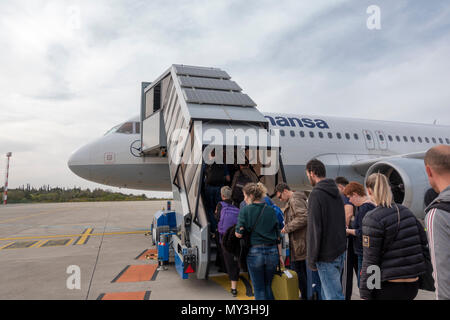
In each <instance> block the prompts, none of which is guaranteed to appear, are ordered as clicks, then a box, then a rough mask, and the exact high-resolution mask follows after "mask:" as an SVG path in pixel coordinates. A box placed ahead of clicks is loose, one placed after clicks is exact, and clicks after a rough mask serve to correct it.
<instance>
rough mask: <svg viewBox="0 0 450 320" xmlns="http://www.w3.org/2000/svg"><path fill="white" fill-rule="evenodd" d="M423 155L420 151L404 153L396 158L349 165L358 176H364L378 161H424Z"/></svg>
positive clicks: (370, 160) (380, 158)
mask: <svg viewBox="0 0 450 320" xmlns="http://www.w3.org/2000/svg"><path fill="white" fill-rule="evenodd" d="M425 154H426V151H421V152H413V153H405V154H400V155H396V156H389V157H379V158H373V159H365V160H358V161H355V162H353V163H352V164H351V166H352V167H353V169H355V171H357V172H358V173H359V174H361V175H365V174H366V172H367V170H369V168H370V167H371V166H372V165H373V164H375V163H377V162H379V161H383V160H391V159H398V158H406V159H424V158H425Z"/></svg>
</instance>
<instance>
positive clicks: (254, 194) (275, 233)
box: [236, 182, 283, 300]
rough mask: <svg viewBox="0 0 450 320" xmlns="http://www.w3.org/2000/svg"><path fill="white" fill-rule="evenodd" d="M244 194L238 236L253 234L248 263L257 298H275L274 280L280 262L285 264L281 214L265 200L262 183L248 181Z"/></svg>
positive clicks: (237, 228) (237, 226)
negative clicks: (280, 224)
mask: <svg viewBox="0 0 450 320" xmlns="http://www.w3.org/2000/svg"><path fill="white" fill-rule="evenodd" d="M243 193H244V200H245V202H246V203H247V206H245V207H244V208H242V209H241V210H240V212H239V217H238V223H237V224H236V237H238V238H242V235H243V234H244V232H249V233H250V245H251V247H250V250H249V252H248V255H247V266H248V273H249V275H250V278H251V280H252V284H253V289H254V294H255V300H273V299H274V297H273V293H272V288H271V287H272V279H273V276H274V274H275V272H276V270H277V266H278V264H279V263H280V264H281V265H282V264H283V258H282V256H281V243H280V239H281V235H280V226H279V224H278V219H277V215H276V212H275V210H274V209H273V208H272V207H271V206H268V205H267V204H266V203H265V201H264V197H265V196H266V193H267V189H266V187H265V186H264V185H263V184H262V183H261V182H258V183H247V184H246V185H245V186H244V188H243Z"/></svg>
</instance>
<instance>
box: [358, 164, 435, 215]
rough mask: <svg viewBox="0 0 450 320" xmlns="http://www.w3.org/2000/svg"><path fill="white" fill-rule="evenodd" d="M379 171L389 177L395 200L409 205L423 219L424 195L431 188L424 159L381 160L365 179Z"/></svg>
mask: <svg viewBox="0 0 450 320" xmlns="http://www.w3.org/2000/svg"><path fill="white" fill-rule="evenodd" d="M378 172H379V173H382V174H384V175H386V177H387V178H388V180H389V183H390V184H391V189H392V194H393V196H394V201H395V202H396V203H400V204H402V205H404V206H405V207H408V208H409V209H410V210H411V211H412V212H413V213H414V215H415V216H416V217H417V218H418V219H421V220H423V219H424V217H425V212H424V209H425V204H424V196H425V192H426V191H427V190H428V188H430V184H429V182H428V177H427V174H426V171H425V166H424V163H423V160H421V159H406V158H398V159H389V160H383V161H379V162H377V163H375V164H373V165H372V166H371V167H370V168H369V170H367V173H366V177H365V180H364V181H366V180H367V177H369V176H370V175H371V174H372V173H378Z"/></svg>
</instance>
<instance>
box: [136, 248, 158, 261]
mask: <svg viewBox="0 0 450 320" xmlns="http://www.w3.org/2000/svg"><path fill="white" fill-rule="evenodd" d="M135 260H158V251H157V250H156V249H146V250H144V251H143V252H142V253H141V254H140V255H138V256H137V257H136V258H135Z"/></svg>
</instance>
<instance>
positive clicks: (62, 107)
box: [0, 0, 450, 195]
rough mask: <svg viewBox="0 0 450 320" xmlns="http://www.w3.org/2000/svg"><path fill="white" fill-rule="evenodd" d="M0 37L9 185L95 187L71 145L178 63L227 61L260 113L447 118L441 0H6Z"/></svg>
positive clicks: (121, 113) (124, 115) (448, 74)
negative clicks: (72, 160)
mask: <svg viewBox="0 0 450 320" xmlns="http://www.w3.org/2000/svg"><path fill="white" fill-rule="evenodd" d="M370 5H377V6H379V8H380V10H381V29H380V30H369V29H368V28H367V19H368V18H369V16H370V14H368V13H367V12H366V10H367V8H368V6H370ZM0 48H1V50H0V111H1V112H0V157H1V158H0V174H1V177H0V183H1V184H3V177H4V170H5V169H4V167H5V164H6V158H5V156H4V155H5V153H6V152H8V151H12V152H13V158H12V161H11V174H10V187H13V188H14V187H18V186H21V185H23V184H27V183H31V184H32V185H34V186H40V185H44V184H50V185H51V186H67V187H70V186H74V185H76V186H81V187H90V188H92V187H95V186H100V185H98V184H94V183H90V182H87V181H85V180H83V179H81V178H79V177H77V176H76V175H74V174H73V173H72V172H71V171H70V170H69V169H68V167H67V160H68V158H69V156H70V154H71V152H72V151H73V150H75V149H77V148H78V147H80V146H81V145H83V144H85V143H87V142H89V141H90V140H92V139H94V138H96V137H98V136H100V135H102V134H104V133H105V132H106V131H107V130H108V129H110V128H111V127H113V126H114V125H116V124H118V123H120V122H122V121H125V120H126V119H128V118H130V117H131V116H134V115H137V114H138V113H139V103H140V82H141V81H153V80H154V79H156V78H157V77H158V76H159V75H160V74H161V73H162V72H163V71H165V70H166V69H167V68H168V67H169V66H170V65H171V64H174V63H180V64H189V65H199V66H208V67H219V68H222V69H224V70H226V71H227V72H228V73H229V74H230V75H231V76H232V78H233V80H235V81H236V82H237V83H238V84H239V85H240V86H241V87H242V88H243V89H244V92H245V93H247V94H249V96H250V97H251V98H252V99H253V100H254V101H256V103H257V104H258V108H259V109H260V110H261V111H265V112H274V111H279V112H289V113H299V114H314V115H333V116H342V117H357V118H367V119H380V120H400V121H410V122H423V123H432V122H433V121H434V120H436V119H437V121H438V123H439V124H446V125H450V90H449V83H450V5H449V4H448V1H444V0H443V1H437V0H433V1H416V0H411V1H406V0H404V1H402V0H396V1H393V0H386V1H380V0H371V1H365V0H353V1H344V0H342V1H329V0H315V1H299V0H294V1H263V0H255V1H253V0H245V1H232V0H226V1H218V0H214V1H206V0H205V1H195V0H194V1H193V0H190V1H156V0H146V1H143V0H142V1H117V0H97V1H88V0H86V1H83V0H78V1H77V0H71V1H64V0H54V1H43V0H33V1H29V0H23V1H18V0H14V1H12V0H10V1H7V0H3V1H0ZM105 188H106V187H105ZM111 189H113V190H117V189H114V188H111ZM122 191H123V190H122ZM125 192H129V191H128V190H125ZM138 193H139V192H138ZM158 195H159V194H158Z"/></svg>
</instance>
